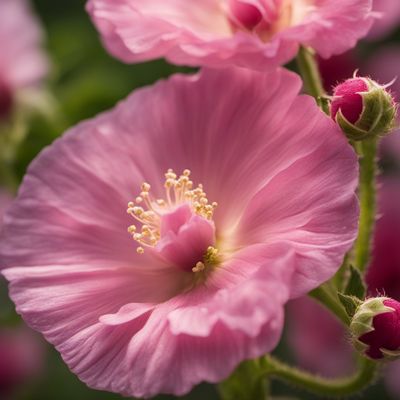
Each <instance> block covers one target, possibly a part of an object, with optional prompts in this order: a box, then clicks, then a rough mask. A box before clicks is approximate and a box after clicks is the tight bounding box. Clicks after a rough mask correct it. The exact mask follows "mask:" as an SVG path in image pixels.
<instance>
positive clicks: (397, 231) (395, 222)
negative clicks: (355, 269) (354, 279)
mask: <svg viewBox="0 0 400 400" xmlns="http://www.w3.org/2000/svg"><path fill="white" fill-rule="evenodd" d="M399 204H400V182H399V180H398V178H397V179H395V178H391V179H388V178H386V179H385V180H383V181H382V185H381V187H380V191H379V215H380V217H379V219H378V220H377V222H376V226H375V235H374V242H373V257H372V261H371V264H370V266H369V268H368V271H367V275H366V282H367V285H368V292H369V295H370V296H377V295H386V296H389V297H392V298H394V299H396V300H399V301H400V248H399V237H400V208H399Z"/></svg>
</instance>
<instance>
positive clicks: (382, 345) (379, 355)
mask: <svg viewBox="0 0 400 400" xmlns="http://www.w3.org/2000/svg"><path fill="white" fill-rule="evenodd" d="M350 330H351V332H352V335H353V338H354V344H355V347H356V348H357V349H358V350H359V351H361V352H362V353H363V354H364V355H366V356H367V357H369V358H372V359H374V360H379V359H394V358H398V357H400V303H399V302H398V301H396V300H393V299H390V298H388V297H375V298H371V299H368V300H366V301H365V302H364V303H362V304H361V305H360V306H359V307H358V309H357V311H356V313H355V314H354V317H353V319H352V322H351V324H350Z"/></svg>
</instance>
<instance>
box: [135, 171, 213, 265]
mask: <svg viewBox="0 0 400 400" xmlns="http://www.w3.org/2000/svg"><path fill="white" fill-rule="evenodd" d="M190 174H191V172H190V170H188V169H186V170H184V171H183V173H182V174H181V175H180V176H179V177H178V176H177V174H175V172H174V171H173V170H172V169H169V170H168V172H167V173H166V174H165V182H164V189H165V198H156V197H154V196H153V195H152V194H151V193H150V190H151V186H150V184H148V183H146V182H145V183H143V184H142V186H141V193H140V195H139V196H138V197H136V199H135V201H131V202H129V203H128V209H127V212H128V214H130V215H131V216H132V217H133V218H134V219H135V220H136V223H135V224H134V225H131V226H129V228H128V232H129V233H130V234H131V235H132V238H133V239H134V240H135V241H136V242H137V243H138V245H139V246H138V247H137V252H138V253H139V254H143V253H144V252H145V249H146V248H149V249H152V251H155V253H156V254H158V255H159V256H160V257H161V258H163V259H165V260H166V261H168V262H170V263H173V264H174V265H176V266H177V267H179V268H181V269H184V270H187V271H192V272H201V271H204V270H205V269H207V267H208V266H211V265H214V264H216V263H217V258H218V256H217V255H218V251H217V250H216V249H215V248H214V243H215V226H214V222H213V213H214V210H215V208H216V207H217V203H215V202H214V203H210V202H209V201H208V199H207V195H206V193H205V192H204V190H203V186H202V185H201V184H199V185H197V186H196V187H194V184H193V181H192V180H191V179H190Z"/></svg>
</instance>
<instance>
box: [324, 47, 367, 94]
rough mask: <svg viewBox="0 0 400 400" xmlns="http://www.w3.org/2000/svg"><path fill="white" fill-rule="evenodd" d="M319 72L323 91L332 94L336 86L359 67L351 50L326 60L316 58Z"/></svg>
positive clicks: (358, 62)
mask: <svg viewBox="0 0 400 400" xmlns="http://www.w3.org/2000/svg"><path fill="white" fill-rule="evenodd" d="M318 65H319V70H320V73H321V76H322V81H323V83H324V87H325V90H326V91H327V92H328V93H330V94H332V92H333V89H334V87H335V86H336V85H338V84H339V83H341V82H343V81H344V80H346V79H348V78H351V77H352V76H353V75H354V71H356V70H357V68H359V66H360V61H359V60H358V59H357V56H356V54H355V52H354V51H353V50H351V51H347V52H346V53H343V54H340V55H338V56H333V57H331V58H328V59H324V58H322V57H318Z"/></svg>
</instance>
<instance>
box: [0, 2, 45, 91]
mask: <svg viewBox="0 0 400 400" xmlns="http://www.w3.org/2000/svg"><path fill="white" fill-rule="evenodd" d="M0 21H1V22H0V43H1V55H0V81H3V82H4V83H5V84H7V85H9V86H10V87H11V88H12V89H18V88H22V87H25V86H28V85H32V84H36V83H38V82H39V81H40V80H41V79H42V78H43V77H44V76H45V74H46V73H47V71H48V60H47V56H46V55H45V54H44V52H43V50H42V49H41V45H42V42H43V33H42V30H41V27H40V26H39V23H38V21H37V20H36V18H35V16H34V15H33V14H32V11H31V9H30V6H29V4H28V1H26V0H2V1H1V2H0Z"/></svg>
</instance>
